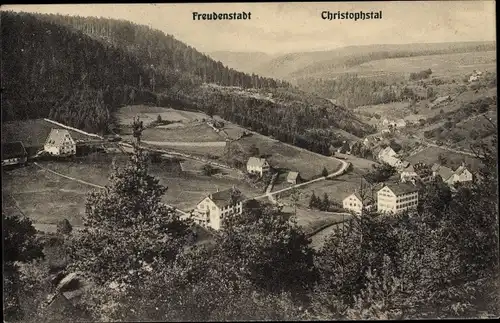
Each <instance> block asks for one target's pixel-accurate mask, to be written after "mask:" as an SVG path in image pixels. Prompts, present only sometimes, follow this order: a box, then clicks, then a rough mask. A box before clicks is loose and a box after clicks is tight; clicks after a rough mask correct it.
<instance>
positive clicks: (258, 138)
mask: <svg viewBox="0 0 500 323" xmlns="http://www.w3.org/2000/svg"><path fill="white" fill-rule="evenodd" d="M238 144H240V145H241V146H242V147H243V148H244V149H246V150H248V149H249V148H250V147H251V146H252V145H253V144H255V145H256V146H257V148H259V151H260V154H261V155H265V156H266V158H268V160H269V162H270V164H271V166H273V167H275V168H283V169H289V170H291V171H298V172H299V173H300V175H301V176H302V178H304V179H310V178H311V177H313V176H316V175H319V174H321V171H322V170H323V167H326V169H327V170H328V173H333V172H334V171H336V170H338V169H339V168H340V166H341V163H340V162H339V161H337V160H336V159H334V158H331V157H327V156H322V155H319V154H315V153H312V152H309V151H307V150H303V149H300V148H297V147H293V146H290V145H287V144H284V143H282V142H280V141H277V140H273V139H270V138H268V137H265V136H262V135H258V134H252V135H251V136H249V137H244V138H241V139H240V140H238Z"/></svg>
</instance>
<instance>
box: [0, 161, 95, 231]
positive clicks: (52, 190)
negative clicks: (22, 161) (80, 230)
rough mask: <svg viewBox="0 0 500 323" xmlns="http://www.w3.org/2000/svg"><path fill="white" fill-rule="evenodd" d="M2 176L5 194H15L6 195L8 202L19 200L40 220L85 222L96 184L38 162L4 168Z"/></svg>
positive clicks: (28, 211) (52, 222)
mask: <svg viewBox="0 0 500 323" xmlns="http://www.w3.org/2000/svg"><path fill="white" fill-rule="evenodd" d="M2 177H3V183H2V194H5V195H8V196H10V197H11V199H10V200H9V199H4V202H3V203H7V206H14V205H15V203H17V204H18V206H19V208H20V209H21V210H22V212H23V213H24V214H26V215H27V216H29V217H30V218H31V219H32V220H33V221H34V222H37V223H44V224H55V223H57V222H58V221H59V220H62V219H64V218H66V219H68V221H69V222H70V223H71V224H72V225H77V226H78V225H82V215H83V214H84V212H85V200H86V196H87V193H88V192H90V191H91V190H92V189H94V188H92V187H90V186H86V185H83V184H80V183H77V182H74V181H71V180H68V179H65V178H62V177H58V176H56V175H53V174H51V173H48V172H45V171H44V170H42V169H40V168H38V167H36V166H34V165H31V166H27V167H24V168H17V169H13V170H11V171H8V172H4V173H3V176H2ZM13 203H14V205H13Z"/></svg>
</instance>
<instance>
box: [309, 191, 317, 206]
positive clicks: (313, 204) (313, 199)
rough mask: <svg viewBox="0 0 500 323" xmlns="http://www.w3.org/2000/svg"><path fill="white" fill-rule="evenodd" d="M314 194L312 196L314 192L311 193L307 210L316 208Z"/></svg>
mask: <svg viewBox="0 0 500 323" xmlns="http://www.w3.org/2000/svg"><path fill="white" fill-rule="evenodd" d="M316 199H317V197H316V194H314V191H313V192H312V195H311V199H310V200H309V208H311V209H314V208H315V207H316Z"/></svg>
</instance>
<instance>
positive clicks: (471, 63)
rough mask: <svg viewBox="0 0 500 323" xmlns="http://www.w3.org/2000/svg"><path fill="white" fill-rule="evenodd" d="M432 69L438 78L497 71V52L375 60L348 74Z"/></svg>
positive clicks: (352, 69) (357, 67)
mask: <svg viewBox="0 0 500 323" xmlns="http://www.w3.org/2000/svg"><path fill="white" fill-rule="evenodd" d="M428 68H430V69H432V72H433V75H436V76H457V75H462V74H465V73H471V72H472V71H473V70H474V69H480V70H496V52H495V51H486V52H473V53H457V54H444V55H429V56H415V57H403V58H389V59H382V60H374V61H370V62H367V63H363V64H360V65H358V66H355V67H353V68H351V69H349V70H348V71H346V72H348V73H357V74H359V75H363V74H368V75H371V74H373V73H374V72H377V71H379V72H382V71H383V72H384V73H389V74H390V73H405V74H409V73H412V72H419V71H422V70H425V69H428Z"/></svg>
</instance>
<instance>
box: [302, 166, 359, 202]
mask: <svg viewBox="0 0 500 323" xmlns="http://www.w3.org/2000/svg"><path fill="white" fill-rule="evenodd" d="M360 180H361V177H360V176H359V175H358V174H356V173H348V174H344V175H342V176H339V177H335V178H332V179H329V180H326V181H319V182H316V183H311V184H310V185H308V186H307V188H305V189H303V190H300V192H301V194H300V199H299V205H301V206H304V207H307V206H308V205H309V200H310V198H311V195H312V192H314V194H315V195H316V196H318V197H320V198H323V195H324V193H326V194H328V198H329V199H330V200H332V201H335V202H337V203H340V204H341V203H342V200H343V199H344V198H346V197H347V196H349V195H350V194H352V193H353V192H354V190H356V189H359V187H360Z"/></svg>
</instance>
